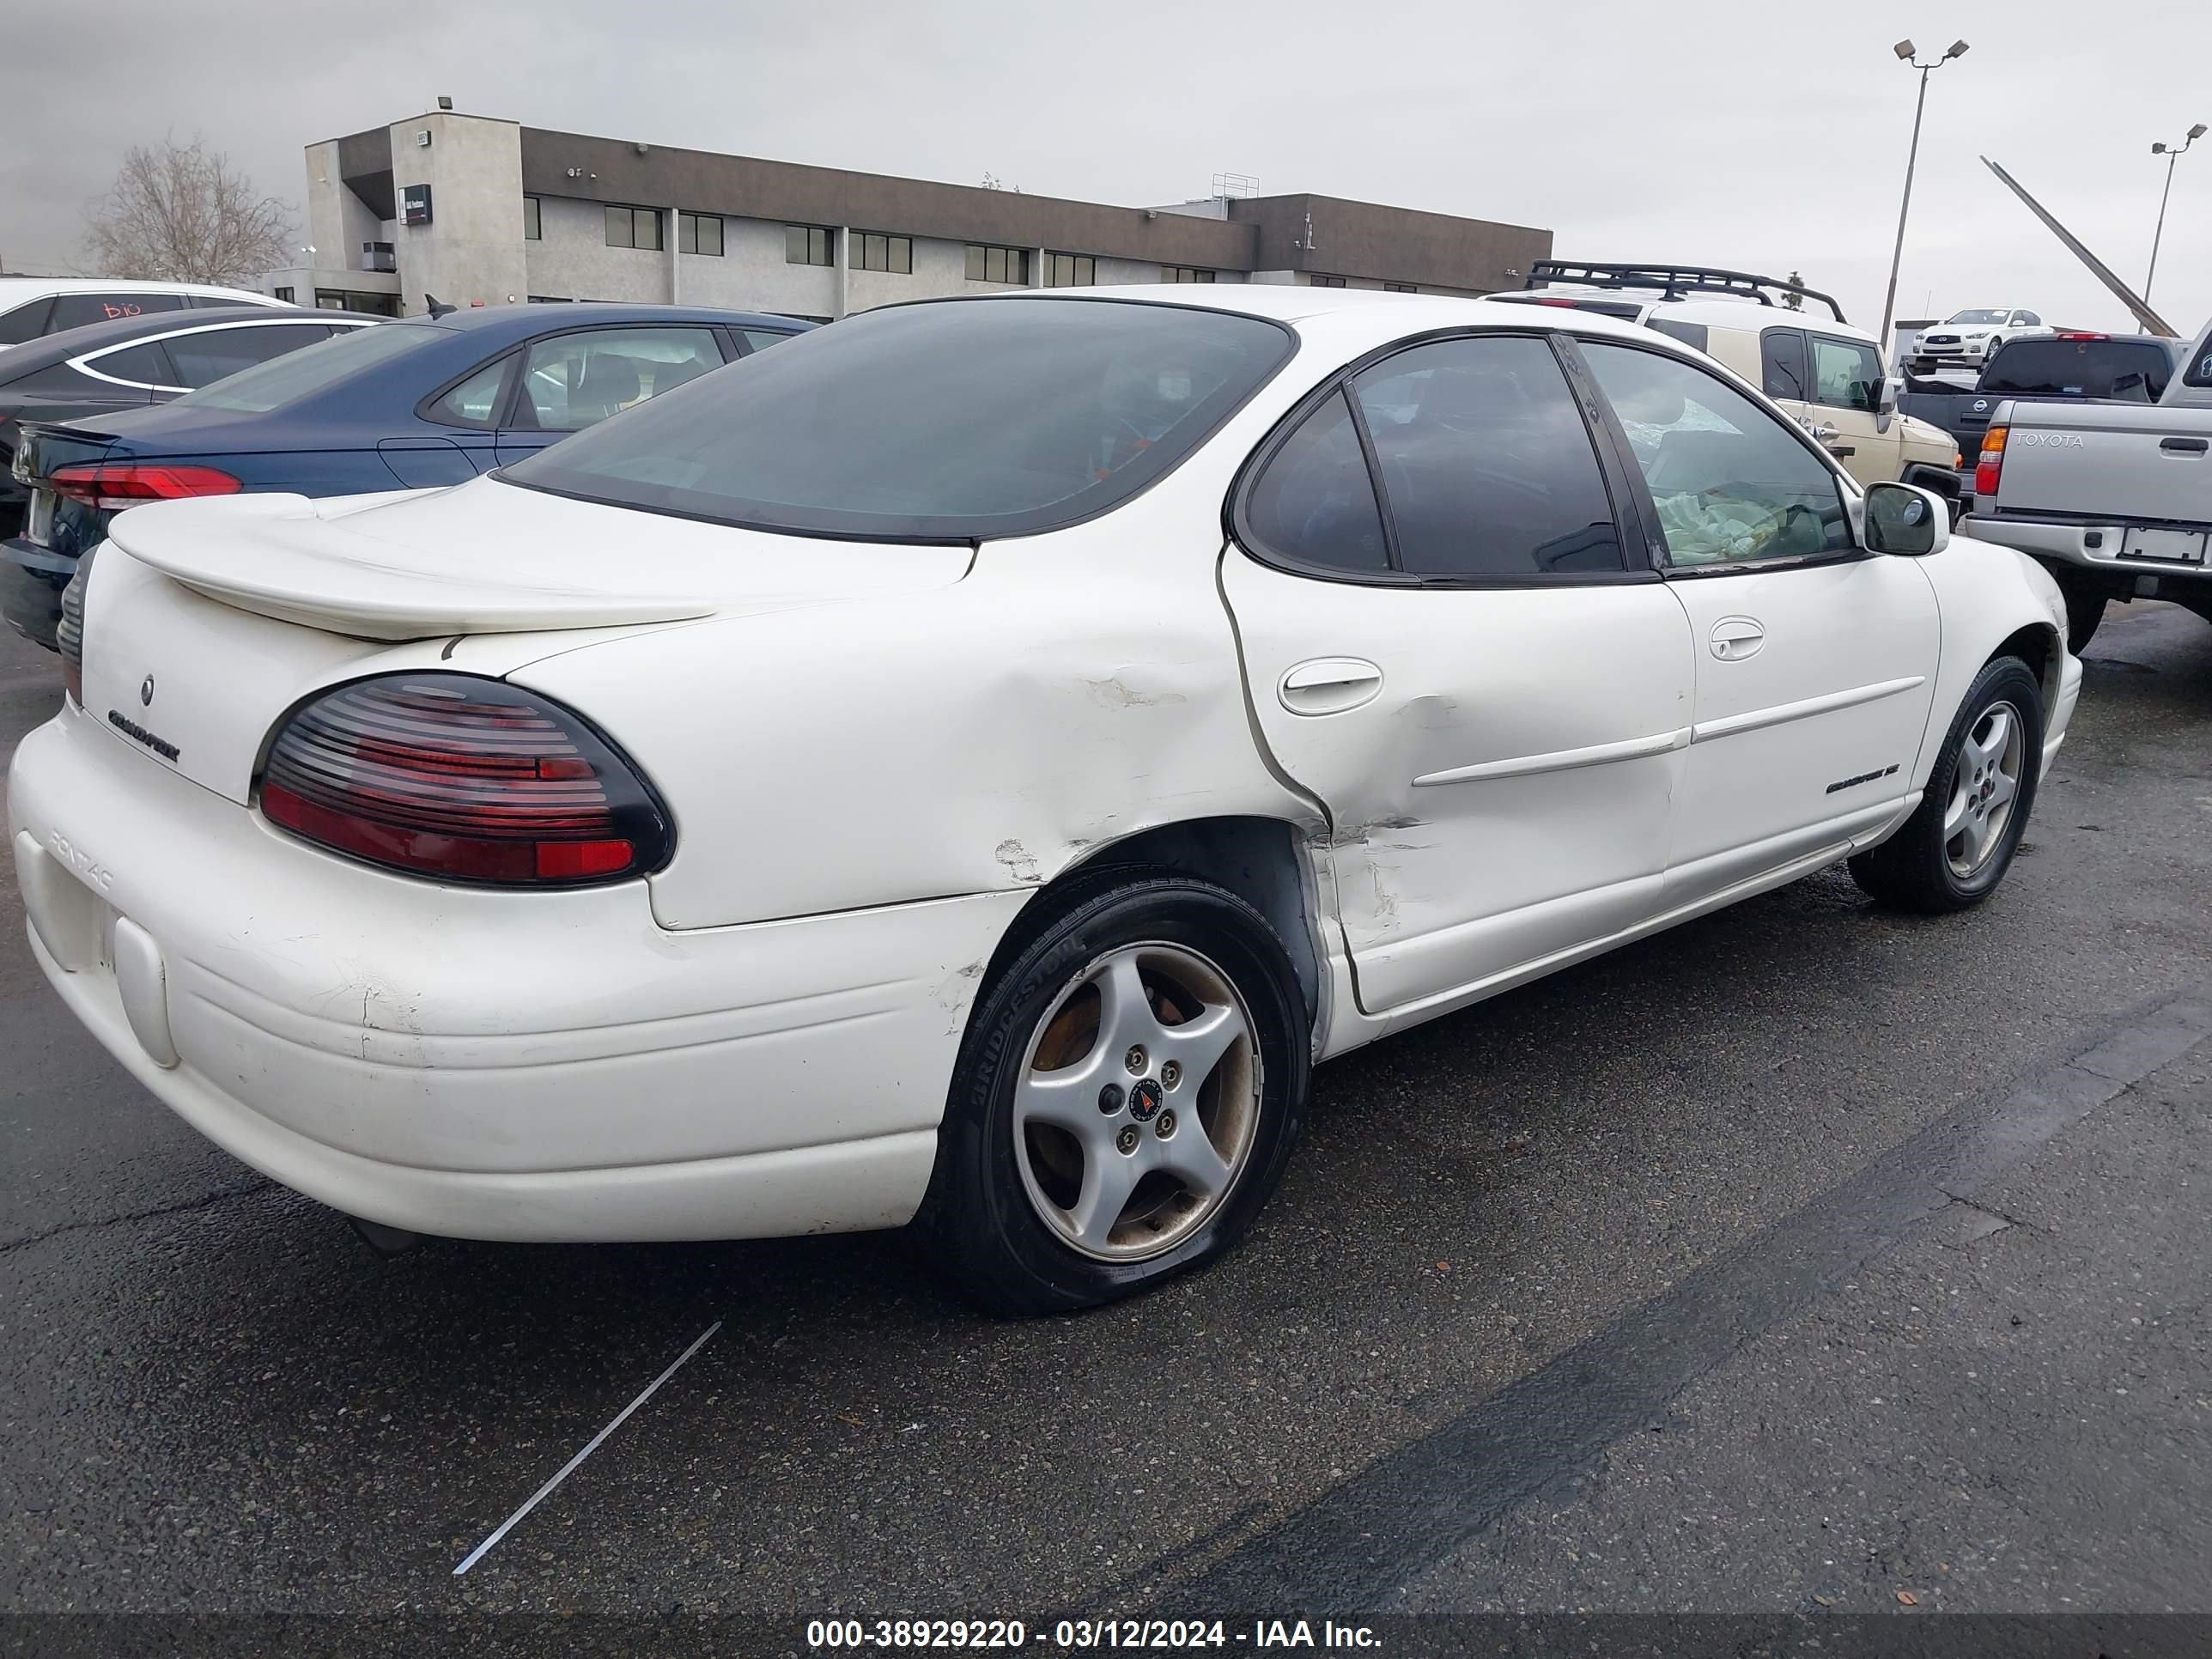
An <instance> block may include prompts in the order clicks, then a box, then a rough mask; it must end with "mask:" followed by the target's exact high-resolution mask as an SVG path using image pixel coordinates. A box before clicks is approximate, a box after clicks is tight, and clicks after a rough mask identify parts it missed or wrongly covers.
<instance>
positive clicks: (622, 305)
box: [400, 300, 820, 335]
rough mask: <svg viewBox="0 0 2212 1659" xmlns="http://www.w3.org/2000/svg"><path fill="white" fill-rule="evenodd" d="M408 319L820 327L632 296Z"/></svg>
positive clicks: (524, 327) (497, 326)
mask: <svg viewBox="0 0 2212 1659" xmlns="http://www.w3.org/2000/svg"><path fill="white" fill-rule="evenodd" d="M400 320H402V321H404V322H410V323H432V324H433V325H435V326H436V327H439V328H449V329H454V330H457V331H462V332H469V333H473V332H475V331H479V330H489V331H492V332H494V333H512V334H517V335H524V334H536V333H538V332H540V331H544V330H546V329H566V328H588V327H591V326H592V325H594V324H601V323H706V324H710V325H713V324H719V325H721V326H722V327H725V328H776V329H787V330H792V329H809V328H817V327H819V326H820V325H819V324H817V323H809V322H804V321H802V320H800V319H799V318H796V317H778V316H776V315H775V314H773V313H769V312H765V311H732V310H729V309H727V308H726V307H720V306H682V305H677V306H665V305H633V304H630V303H629V302H628V301H598V300H574V301H568V300H563V301H553V302H550V303H548V302H546V301H538V302H537V303H534V304H529V305H513V306H463V307H459V309H457V310H453V311H449V312H447V313H445V314H444V315H443V316H441V317H438V318H435V319H433V318H429V317H407V318H403V319H400Z"/></svg>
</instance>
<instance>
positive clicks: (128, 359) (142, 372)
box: [86, 340, 176, 386]
mask: <svg viewBox="0 0 2212 1659" xmlns="http://www.w3.org/2000/svg"><path fill="white" fill-rule="evenodd" d="M86 364H87V367H88V368H91V369H93V370H94V372H95V373H98V374H105V375H106V376H107V377H108V378H109V379H110V380H128V381H129V382H130V383H131V385H132V386H174V385H175V384H176V382H175V381H174V380H171V379H170V378H169V376H170V374H171V373H172V372H173V371H172V370H171V368H170V367H169V364H168V362H167V360H166V359H165V358H164V357H163V356H161V343H159V342H158V341H155V340H145V341H142V342H140V343H138V344H137V345H131V346H125V347H124V348H123V349H121V350H119V351H103V352H101V353H100V355H99V356H97V357H92V358H88V359H87V360H86Z"/></svg>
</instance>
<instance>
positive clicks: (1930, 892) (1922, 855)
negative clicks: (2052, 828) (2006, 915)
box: [1850, 657, 2043, 915]
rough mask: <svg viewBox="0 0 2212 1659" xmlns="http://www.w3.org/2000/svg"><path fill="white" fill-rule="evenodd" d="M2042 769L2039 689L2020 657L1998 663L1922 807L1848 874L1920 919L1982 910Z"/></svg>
mask: <svg viewBox="0 0 2212 1659" xmlns="http://www.w3.org/2000/svg"><path fill="white" fill-rule="evenodd" d="M2042 769H2043V688H2042V686H2041V685H2040V684H2039V683H2038V682H2037V680H2036V678H2035V674H2034V672H2033V670H2031V669H2030V668H2029V667H2028V665H2027V664H2026V663H2024V662H2022V661H2021V659H2019V658H2017V657H1999V658H1998V659H1996V661H1994V662H1992V663H1990V665H1988V666H1987V667H1985V668H1984V669H1983V670H1982V671H1981V672H1980V673H1979V674H1978V675H1976V676H1975V677H1974V683H1973V684H1972V685H1971V686H1969V687H1968V688H1967V690H1966V696H1965V698H1964V699H1963V700H1962V701H1961V702H1960V705H1959V713H1958V714H1957V716H1956V717H1955V718H1954V720H1952V722H1951V729H1950V731H1949V732H1948V734H1947V735H1946V736H1945V738H1944V739H1943V747H1942V750H1941V751H1940V752H1939V753H1938V754H1937V755H1936V765H1935V769H1934V770H1932V771H1931V772H1930V773H1929V775H1928V787H1927V788H1926V789H1925V790H1924V791H1923V793H1922V794H1921V797H1920V805H1918V806H1917V807H1916V808H1914V809H1913V813H1912V816H1911V817H1909V818H1907V819H1906V820H1905V823H1904V825H1903V826H1902V827H1901V828H1900V829H1899V830H1898V831H1897V833H1896V834H1895V835H1893V836H1891V837H1890V838H1889V839H1888V840H1887V841H1886V842H1882V843H1881V845H1880V846H1878V847H1872V848H1868V849H1867V850H1866V851H1865V852H1863V853H1860V854H1856V855H1854V856H1853V858H1852V859H1851V860H1850V871H1851V878H1852V879H1853V880H1854V881H1856V882H1857V883H1858V884H1859V887H1860V889H1861V890H1863V891H1864V892H1865V893H1866V894H1867V895H1868V896H1870V897H1873V898H1876V899H1879V900H1881V901H1882V902H1884V903H1887V904H1893V905H1896V906H1898V907H1899V908H1901V909H1906V910H1917V911H1919V912H1921V913H1923V915H1940V914H1942V913H1943V912H1945V911H1950V910H1963V909H1966V908H1967V907H1968V906H1970V905H1975V904H1979V903H1980V902H1982V901H1983V900H1984V899H1985V898H1987V897H1988V896H1990V894H1991V893H1993V892H1995V891H1996V886H1997V884H1998V883H1999V882H2001V881H2002V880H2003V879H2004V873H2005V872H2006V871H2007V870H2008V869H2009V868H2010V867H2011V866H2012V860H2013V854H2014V853H2015V851H2017V850H2018V848H2019V847H2020V838H2021V834H2022V833H2023V832H2024V831H2025V830H2026V829H2027V818H2028V813H2029V811H2031V810H2032V809H2033V806H2034V805H2035V786H2036V782H2037V780H2038V777H2039V775H2040V774H2041V771H2042Z"/></svg>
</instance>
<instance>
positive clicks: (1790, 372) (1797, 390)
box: [1759, 328, 1813, 404]
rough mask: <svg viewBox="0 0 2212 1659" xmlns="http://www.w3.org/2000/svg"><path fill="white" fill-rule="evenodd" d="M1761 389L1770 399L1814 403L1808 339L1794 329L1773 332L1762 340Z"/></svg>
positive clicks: (1765, 334)
mask: <svg viewBox="0 0 2212 1659" xmlns="http://www.w3.org/2000/svg"><path fill="white" fill-rule="evenodd" d="M1759 372H1760V376H1761V380H1762V385H1761V387H1760V389H1761V390H1762V391H1764V392H1765V393H1766V395H1767V396H1768V397H1770V398H1789V399H1790V400H1791V401H1793V402H1796V403H1801V404H1802V403H1810V402H1811V401H1812V399H1813V394H1812V393H1811V392H1809V391H1808V390H1807V388H1808V386H1811V385H1812V383H1813V380H1812V376H1811V374H1808V372H1807V369H1806V364H1805V337H1804V336H1803V335H1802V334H1801V333H1800V332H1798V331H1797V330H1796V329H1794V328H1770V329H1768V330H1767V331H1766V332H1765V333H1764V334H1762V335H1760V336H1759Z"/></svg>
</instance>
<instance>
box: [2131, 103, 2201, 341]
mask: <svg viewBox="0 0 2212 1659" xmlns="http://www.w3.org/2000/svg"><path fill="white" fill-rule="evenodd" d="M2203 136H2204V123H2203V122H2202V121H2199V122H2198V123H2197V125H2195V126H2193V127H2191V128H2190V129H2189V137H2186V138H2185V139H2183V140H2182V141H2181V142H2180V143H2178V144H2153V145H2152V146H2151V147H2150V153H2151V154H2152V155H2163V156H2164V157H2166V188H2165V189H2164V190H2162V191H2159V193H2158V228H2157V229H2156V230H2154V231H2153V232H2152V233H2151V238H2150V274H2149V275H2148V276H2145V277H2144V278H2143V303H2144V304H2145V305H2148V304H2149V303H2150V285H2151V283H2153V282H2154V281H2155V280H2156V279H2157V276H2158V244H2159V240H2160V238H2161V237H2163V236H2164V235H2165V234H2166V197H2169V196H2171V195H2172V194H2173V164H2174V163H2175V162H2176V161H2179V160H2180V159H2181V155H2182V152H2183V151H2184V150H2186V149H2188V148H2189V147H2190V146H2191V144H2193V143H2196V142H2197V140H2198V139H2199V138H2202V137H2203Z"/></svg>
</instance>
